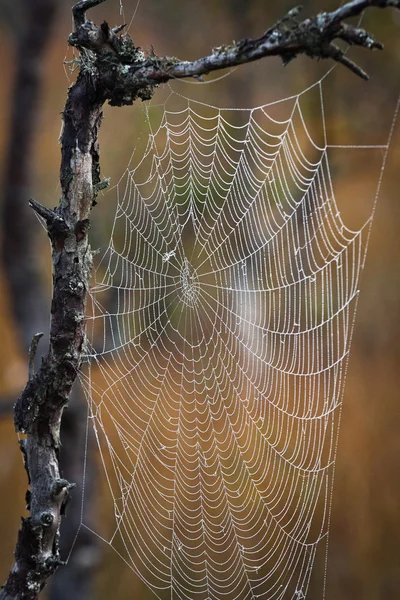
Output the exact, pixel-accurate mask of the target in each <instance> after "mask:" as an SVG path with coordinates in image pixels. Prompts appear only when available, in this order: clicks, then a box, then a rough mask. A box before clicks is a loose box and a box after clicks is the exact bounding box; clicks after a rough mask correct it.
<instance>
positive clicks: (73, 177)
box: [0, 0, 400, 600]
mask: <svg viewBox="0 0 400 600" xmlns="http://www.w3.org/2000/svg"><path fill="white" fill-rule="evenodd" d="M104 1H105V0H86V1H82V2H78V4H76V5H75V7H74V8H73V14H74V21H75V32H74V33H73V34H71V36H70V38H69V43H70V44H71V45H74V46H76V47H77V48H78V49H79V50H80V73H79V76H78V79H77V81H76V83H75V84H74V85H73V86H72V87H71V88H70V90H69V93H68V99H67V103H66V106H65V109H64V113H63V120H64V129H63V134H62V140H61V141H62V163H61V175H60V180H61V189H62V196H61V200H60V203H59V206H58V207H57V208H56V209H54V210H49V209H48V208H45V207H43V206H41V205H40V204H38V203H37V202H34V201H31V203H30V204H31V207H32V208H33V209H34V210H35V211H36V212H37V213H38V214H39V215H41V216H42V217H43V218H44V219H45V221H46V223H47V229H48V234H49V237H50V239H51V243H52V248H53V272H54V274H53V300H52V308H51V330H50V343H49V350H48V353H47V356H46V357H45V359H44V360H43V363H42V365H41V367H40V369H39V371H38V372H37V373H36V375H33V376H32V378H31V379H30V380H29V381H28V383H27V386H26V388H25V390H24V391H23V392H22V394H21V396H20V398H19V399H18V401H17V404H16V407H15V425H16V429H17V430H18V431H19V432H20V433H22V434H26V438H25V439H24V440H23V441H22V442H21V446H22V449H23V452H24V455H25V459H26V470H27V472H28V477H29V481H30V492H28V496H27V502H28V507H29V509H30V517H29V518H27V519H24V520H23V522H22V527H21V529H20V531H19V534H18V542H17V547H16V552H15V564H14V567H13V569H12V571H11V573H10V575H9V578H8V580H7V582H6V584H5V586H4V588H3V591H2V593H1V594H0V600H1V599H2V600H4V599H5V598H7V599H8V600H14V599H15V600H16V599H28V600H34V599H36V598H37V597H38V595H39V593H40V591H41V589H42V588H43V587H44V585H45V584H46V581H47V579H48V578H49V577H50V576H51V575H52V573H53V572H54V571H55V569H56V568H57V566H58V565H59V564H60V558H59V549H58V537H59V527H60V520H61V515H62V514H63V512H64V509H65V505H66V503H67V502H68V498H69V492H70V488H71V485H70V484H69V483H68V481H67V480H65V479H61V478H60V475H59V463H58V453H59V445H60V422H61V417H62V414H63V410H64V408H65V406H66V404H67V402H68V398H69V395H70V392H71V388H72V385H73V382H74V380H75V378H76V376H77V373H78V371H79V369H80V366H81V360H82V353H83V349H84V343H85V309H86V297H87V292H88V287H89V277H90V271H91V264H92V254H91V250H90V246H89V242H88V231H89V226H90V223H89V216H90V212H91V208H92V206H93V205H94V204H95V201H96V195H97V191H98V190H99V189H100V188H101V187H102V185H103V184H102V182H101V181H100V167H99V149H98V141H97V136H98V129H99V126H100V123H101V118H102V106H103V104H104V102H106V101H108V102H109V103H110V104H112V105H117V106H122V105H127V104H132V102H134V101H135V100H136V99H137V98H141V99H147V98H150V97H151V96H152V94H153V92H154V89H155V87H156V86H157V85H158V84H159V83H162V82H165V81H168V80H169V79H172V78H176V77H200V76H201V75H205V74H207V73H209V72H211V71H213V70H216V69H221V68H225V67H230V66H234V65H238V64H241V63H245V62H249V61H253V60H257V59H259V58H262V57H264V56H276V55H279V56H281V57H282V59H283V60H284V62H285V63H287V62H289V61H290V60H292V59H293V58H294V57H295V56H296V55H298V54H300V53H305V54H307V55H309V56H311V57H315V58H331V59H333V60H336V61H339V62H341V63H343V64H344V65H346V66H347V67H349V68H350V69H351V70H352V71H354V72H355V73H357V74H358V75H361V76H363V77H365V76H366V75H365V73H364V72H363V71H362V70H361V69H360V68H359V67H357V65H355V64H354V63H352V62H351V61H349V59H347V58H346V57H345V56H344V55H343V52H342V51H341V50H340V49H339V48H338V47H337V46H335V44H334V43H333V40H335V39H341V40H344V41H346V42H348V43H349V44H357V45H360V46H363V47H366V48H369V49H372V48H381V47H382V45H381V44H380V43H379V42H377V41H375V40H374V38H373V37H372V36H371V35H370V34H368V33H367V32H365V31H363V30H362V29H358V28H356V27H354V26H351V25H348V24H344V23H343V22H342V21H343V19H344V18H347V17H350V16H355V15H357V14H359V13H360V12H361V11H362V10H364V9H365V8H367V7H370V6H376V7H381V8H385V7H388V6H395V7H397V8H398V7H399V6H400V0H353V1H352V2H349V3H348V4H346V5H344V6H343V7H341V8H339V9H337V10H336V11H334V12H332V13H323V14H321V15H318V16H317V17H315V18H313V19H306V20H305V21H302V22H299V21H298V20H297V16H298V13H299V11H298V10H295V11H291V13H289V15H288V16H287V17H285V18H284V19H282V20H281V21H280V22H279V23H277V24H276V25H274V26H273V27H272V28H270V29H268V30H267V31H266V32H265V33H264V34H263V35H262V36H261V37H260V38H258V39H246V40H242V41H241V42H239V43H237V44H233V45H231V46H220V47H219V48H216V49H214V51H213V53H212V54H211V55H210V56H208V57H205V58H203V59H199V60H197V61H194V62H192V63H191V62H185V61H180V60H178V59H176V58H159V57H157V56H154V55H152V56H147V57H146V56H145V55H144V54H143V52H142V51H141V50H140V49H139V48H137V47H135V45H134V43H133V41H132V40H131V38H130V37H129V36H128V35H122V36H120V37H119V36H118V34H119V33H120V31H121V30H122V28H117V29H111V28H110V27H109V26H108V24H107V23H103V24H102V25H101V26H100V27H98V26H96V25H95V24H93V23H92V22H91V21H87V20H85V11H86V10H87V9H88V8H91V7H93V6H96V5H98V4H101V3H102V2H104Z"/></svg>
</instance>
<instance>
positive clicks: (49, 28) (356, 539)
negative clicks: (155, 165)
mask: <svg viewBox="0 0 400 600" xmlns="http://www.w3.org/2000/svg"><path fill="white" fill-rule="evenodd" d="M34 4H35V5H36V9H37V11H36V13H35V11H34V9H33V8H32V6H30V5H32V2H31V1H30V2H29V1H27V0H15V1H14V2H13V3H10V2H9V0H1V1H0V19H1V22H0V28H1V35H0V52H1V56H2V61H1V65H2V69H1V70H2V75H1V78H2V80H1V83H2V85H1V94H0V161H1V170H0V211H1V213H0V214H1V221H0V236H1V244H2V262H1V266H0V340H1V343H0V402H1V404H0V486H1V494H0V531H1V542H2V543H1V545H0V579H4V578H5V577H6V574H7V572H8V569H9V568H10V566H11V564H12V551H13V548H14V544H15V538H16V531H17V528H18V526H19V519H20V516H21V515H24V514H25V510H24V495H25V489H26V474H25V471H24V469H23V465H22V458H21V454H20V451H19V449H18V444H17V438H16V435H15V433H14V429H13V423H12V413H11V410H10V407H11V405H12V402H13V400H14V399H15V397H16V396H17V395H18V393H19V392H20V390H21V388H22V387H23V386H24V384H25V381H26V376H27V358H26V357H27V346H28V343H29V340H30V338H31V337H32V334H33V333H35V332H36V331H38V330H43V329H44V330H45V329H46V326H47V323H48V316H47V315H48V309H49V302H50V294H51V263H50V253H49V245H48V241H47V238H46V234H45V232H44V231H43V229H42V228H41V227H40V224H39V223H38V221H37V220H36V219H35V218H34V217H33V215H30V214H29V211H28V210H27V200H28V198H29V196H33V197H34V198H35V199H37V200H39V201H40V202H42V203H44V204H47V205H49V206H55V205H56V203H57V202H58V196H59V186H58V170H59V158H60V156H59V155H60V152H59V146H58V139H59V134H60V124H61V119H60V113H61V111H62V108H63V104H64V101H65V95H66V91H67V88H68V86H69V85H70V84H71V83H72V81H73V79H74V74H73V73H71V69H70V67H69V66H68V65H65V64H63V63H64V61H71V60H72V59H73V53H72V51H71V50H69V49H68V47H67V44H66V39H67V36H68V34H69V33H70V30H71V12H70V9H71V6H72V2H71V1H70V0H68V1H62V0H37V2H35V3H34ZM303 4H304V13H305V14H306V15H307V14H313V13H316V12H318V11H321V10H329V8H333V7H334V6H336V5H337V3H335V2H331V1H328V0H307V1H305V2H304V3H303ZM120 5H121V3H120V1H119V0H108V1H107V2H106V3H105V4H104V5H102V6H100V7H97V8H96V9H94V10H93V11H91V18H93V19H94V20H102V19H104V18H105V19H106V20H108V21H109V22H110V23H112V24H118V23H120V22H121V20H123V21H124V22H127V23H130V21H131V19H132V17H133V15H135V18H134V20H133V22H132V23H131V25H130V33H131V35H132V37H133V38H134V40H135V42H136V43H137V44H139V45H140V46H142V47H143V48H144V49H148V48H150V46H151V45H153V47H154V49H155V51H156V53H158V54H160V55H166V54H169V55H173V56H178V57H180V58H184V59H188V60H190V59H195V58H197V57H199V56H202V55H204V54H206V53H207V52H208V51H209V49H210V48H211V47H213V46H215V45H220V44H222V43H229V42H230V41H231V40H238V39H241V38H243V37H246V36H257V35H260V34H261V33H262V32H263V31H264V30H265V29H266V28H267V27H268V26H269V25H271V24H272V23H273V22H274V21H276V20H277V19H278V18H279V17H281V16H282V15H283V14H284V13H285V12H286V11H287V10H288V9H289V8H291V7H292V6H293V3H292V2H289V1H288V0H282V1H281V2H279V3H266V2H265V0H264V1H263V0H249V1H244V0H202V2H199V1H198V0H185V1H184V2H183V1H182V0H142V1H141V3H139V5H137V0H123V2H122V6H123V9H124V12H125V14H124V15H121V14H120V13H121V6H120ZM136 8H137V10H136ZM52 10H53V12H52ZM135 11H136V12H135ZM363 26H364V27H366V28H369V29H370V30H371V31H372V32H373V33H374V34H375V35H376V37H377V38H378V39H380V40H381V41H383V42H384V44H385V50H384V52H383V53H382V52H374V53H366V52H365V51H360V50H357V49H355V50H354V49H352V50H351V54H350V56H351V57H352V58H354V59H356V60H357V62H358V63H359V64H360V65H362V66H363V68H364V69H365V70H366V71H367V72H368V73H369V74H370V76H371V79H370V81H369V82H367V83H366V82H364V81H361V80H358V79H357V78H356V77H355V76H354V75H352V74H351V73H348V72H346V71H345V69H344V68H343V67H337V68H336V69H335V70H334V72H333V73H331V74H330V76H329V83H327V89H326V91H325V104H326V106H325V107H326V116H327V125H328V137H329V139H330V141H331V143H335V144H350V143H354V144H369V143H371V144H383V143H386V140H387V136H388V132H389V129H390V124H391V121H392V117H393V114H394V110H395V105H396V102H397V98H398V95H399V93H400V78H399V75H398V74H399V65H400V36H399V32H400V13H397V14H396V13H395V11H392V10H385V11H381V10H377V9H373V10H371V11H370V12H369V13H368V14H367V15H366V16H365V17H364V19H363ZM24 44H25V45H24ZM29 44H31V45H30V46H29ZM42 44H43V48H42V47H41V46H42ZM38 48H39V50H40V52H41V54H40V53H38V52H37V50H38ZM35 57H36V58H35ZM21 64H22V66H21ZM329 67H330V65H328V64H327V63H322V62H319V63H318V62H316V61H310V60H308V59H306V58H299V59H297V60H296V61H294V62H293V63H292V64H290V65H289V66H288V67H286V68H283V66H282V64H281V62H280V60H279V59H266V60H264V61H262V62H259V63H254V64H252V65H246V66H244V67H241V68H240V69H237V70H235V71H234V72H233V73H232V74H230V75H229V76H227V77H225V78H224V79H222V80H220V81H217V82H215V83H213V84H210V85H205V86H201V85H198V84H195V83H194V82H191V83H185V82H175V83H174V85H173V89H175V90H176V91H178V92H179V93H182V94H185V95H187V96H190V97H191V98H194V99H200V100H204V101H206V102H209V103H210V104H214V105H217V106H221V107H223V106H231V107H234V106H237V107H252V106H255V105H259V104H264V103H267V102H270V101H273V100H275V99H279V98H282V97H284V96H288V95H291V94H295V93H298V92H299V91H301V90H302V89H304V88H305V87H307V86H308V85H310V84H312V83H313V82H315V81H316V80H318V79H319V78H320V77H322V76H323V75H324V73H326V71H327V70H328V68H329ZM36 75H37V78H36V82H37V84H38V87H37V93H38V97H37V100H36V91H35V90H36V88H35V85H36V84H35V81H33V80H34V79H35V77H34V76H36ZM16 77H17V78H18V77H19V79H17V81H18V85H17V88H15V85H14V83H15V80H16ZM32 85H33V87H32ZM160 98H162V101H164V98H165V94H163V92H162V91H161V92H160ZM154 101H155V102H156V101H157V97H156V98H155V100H154ZM26 114H31V122H32V125H31V127H28V128H26V124H25V125H24V120H23V119H22V117H21V115H25V116H26ZM318 117H319V115H318V114H317V113H316V115H315V118H318ZM307 118H308V119H312V118H313V107H312V106H310V107H309V109H308V111H307ZM142 120H143V113H142V111H140V110H137V109H135V107H133V108H130V107H128V108H124V109H111V108H109V107H106V109H105V121H104V124H103V127H102V131H101V137H100V142H101V151H102V162H101V164H102V170H103V175H104V176H107V177H108V176H110V177H111V178H112V181H113V182H115V181H117V180H118V178H119V177H120V176H121V175H122V173H123V171H124V169H125V167H126V166H127V164H128V160H129V157H130V155H131V153H132V150H133V148H134V146H135V140H136V137H137V133H138V131H140V130H141V129H142V128H143V122H142ZM24 140H25V141H24ZM26 141H28V142H29V143H25V142H26ZM381 160H382V156H377V155H375V156H373V155H372V154H371V153H363V152H361V151H354V153H349V154H346V153H341V154H340V155H339V153H338V156H337V157H335V156H332V162H331V166H332V170H333V173H334V176H335V189H336V192H337V196H338V198H339V200H340V202H341V206H340V208H341V210H342V212H343V214H344V218H345V219H346V218H347V219H348V222H354V223H357V224H361V223H362V222H363V220H364V217H365V215H366V214H367V213H368V211H369V210H370V209H371V206H372V203H373V199H374V195H375V190H376V185H377V182H378V177H379V168H380V163H381ZM399 161H400V121H399V122H397V124H396V126H395V129H394V134H393V138H392V143H391V147H390V152H389V154H388V161H387V166H386V169H385V172H384V177H383V180H382V188H381V193H380V197H379V200H378V204H377V211H376V215H375V219H374V224H373V229H372V235H371V240H370V246H369V252H368V258H367V263H366V268H365V271H364V274H363V277H362V284H361V292H362V293H361V298H360V302H359V308H358V314H357V321H356V326H355V331H354V338H353V345H352V352H351V357H350V363H349V370H348V376H347V385H346V390H345V396H344V408H343V416H342V424H341V430H340V435H339V449H338V455H337V465H336V476H335V487H334V494H333V505H332V517H331V533H330V542H329V554H328V570H327V584H326V598H327V600H339V599H340V600H347V599H349V600H350V599H352V600H353V599H357V598H360V599H361V598H362V599H363V600H364V599H365V600H381V599H382V600H383V599H384V600H392V599H393V600H394V599H395V598H398V590H399V589H400V548H399V543H398V540H399V537H400V519H399V517H398V506H399V499H400V477H399V474H398V470H399V468H398V464H399V460H400V435H399V428H400V410H399V399H400V394H399V388H400V369H399V367H398V365H399V359H400V341H399V340H400V317H399V314H400V312H399V307H400V303H399V300H400V270H399V258H400V245H399V243H398V237H399V233H398V231H399V227H400V202H399V193H398V189H399V184H400V174H399V168H398V165H399V164H400V162H399ZM114 208H115V203H113V201H112V192H110V193H109V194H106V195H104V197H103V198H102V199H101V200H100V204H99V206H98V208H97V209H96V212H95V214H94V221H95V222H94V223H93V240H94V243H93V245H94V246H99V247H102V246H104V245H106V244H107V232H108V231H109V228H110V222H111V219H112V214H113V210H114ZM24 289H25V292H24ZM44 347H45V346H44V345H43V346H42V348H44ZM39 353H40V351H39ZM76 398H77V400H76V406H77V407H78V408H76V409H70V410H69V411H68V415H69V416H68V419H67V426H66V428H65V429H64V433H63V444H64V445H63V454H64V459H65V460H67V462H68V461H69V467H65V468H66V470H67V471H68V468H69V472H68V476H69V477H70V479H71V480H75V481H77V483H78V489H77V492H76V494H75V501H74V503H73V504H72V506H71V510H70V513H69V514H71V517H70V522H71V523H70V526H69V527H67V529H66V534H65V540H66V541H65V545H64V547H63V552H64V558H66V556H67V555H68V552H69V549H70V548H71V547H72V545H73V542H74V537H75V533H76V531H77V527H78V525H79V519H80V513H79V510H80V501H79V497H80V488H81V484H82V465H83V451H84V438H85V435H84V434H85V427H86V411H85V406H84V401H83V399H82V394H79V392H77V394H76ZM71 439H72V440H73V444H72V446H73V450H74V452H73V458H72V459H71V460H70V459H69V456H70V455H69V454H68V452H70V447H71ZM86 479H87V483H88V487H89V492H88V494H89V495H88V500H89V507H90V514H89V516H88V519H89V521H91V522H92V523H93V526H94V528H95V527H96V522H98V520H99V519H107V518H108V511H107V510H106V508H105V506H104V504H103V502H102V498H103V490H104V478H103V477H102V473H101V469H98V468H97V467H96V458H95V457H93V458H92V459H91V462H90V463H89V471H88V476H87V478H86ZM110 516H111V515H110ZM315 569H316V571H317V580H318V579H319V580H320V579H321V578H323V576H324V563H323V561H320V562H318V563H316V565H315ZM63 571H64V573H63V574H62V575H60V576H59V577H60V583H58V584H57V583H56V584H55V585H54V586H53V588H52V589H51V588H50V589H49V590H48V592H47V593H48V594H49V597H51V598H52V599H53V600H62V599H63V598H75V599H78V600H79V598H85V599H86V600H90V598H97V599H99V600H103V599H106V598H107V599H108V598H110V597H113V598H114V600H120V599H123V598H124V599H125V598H139V599H140V600H142V599H143V600H145V599H147V598H151V597H152V595H151V594H150V592H148V591H147V589H146V588H145V586H144V585H143V584H142V583H141V582H140V581H139V580H138V578H137V577H136V576H135V575H134V573H133V572H132V571H131V570H130V569H129V568H128V567H127V565H126V564H125V563H124V562H123V561H122V560H121V559H120V558H119V557H118V556H117V555H116V554H115V553H114V552H113V551H112V550H111V549H110V548H109V547H107V546H106V545H105V544H102V543H100V542H99V541H98V540H96V539H95V538H94V536H90V534H89V533H88V532H87V531H85V533H84V534H83V533H82V532H81V534H80V536H79V538H78V541H77V542H76V543H75V546H74V551H73V553H72V555H71V560H70V562H69V565H68V567H66V568H65V569H63ZM70 586H72V587H70ZM73 586H75V587H73ZM317 589H319V590H320V589H321V587H319V588H317V587H316V588H315V591H314V590H313V589H312V588H311V590H310V598H311V600H319V599H320V595H317V591H316V590H317ZM72 590H74V591H72ZM76 590H78V591H76Z"/></svg>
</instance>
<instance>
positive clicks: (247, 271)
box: [82, 80, 389, 600]
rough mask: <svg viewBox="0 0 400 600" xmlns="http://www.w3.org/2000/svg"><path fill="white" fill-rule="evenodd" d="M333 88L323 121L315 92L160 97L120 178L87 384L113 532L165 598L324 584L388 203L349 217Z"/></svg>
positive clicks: (98, 287)
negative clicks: (256, 103) (236, 99)
mask: <svg viewBox="0 0 400 600" xmlns="http://www.w3.org/2000/svg"><path fill="white" fill-rule="evenodd" d="M313 91H314V92H316V94H317V97H318V110H317V113H318V115H319V121H320V132H319V134H314V133H313V134H311V133H310V131H311V129H310V128H309V127H308V126H307V118H306V116H305V112H304V109H303V108H302V97H303V94H304V92H303V93H302V94H299V95H296V96H293V97H291V98H286V99H284V100H282V101H280V102H276V103H273V104H270V105H265V106H261V107H258V108H255V109H251V110H234V109H232V110H229V109H228V110H223V109H217V108H215V107H211V106H208V105H206V104H201V103H199V102H194V101H192V100H189V99H186V98H184V97H182V96H180V95H179V94H176V93H172V94H171V96H170V97H169V99H168V101H167V102H166V103H165V105H162V107H161V108H160V106H158V107H152V106H151V105H147V106H146V108H145V112H146V122H147V126H148V133H147V142H146V145H145V147H144V151H143V153H142V155H141V158H140V160H138V161H136V163H135V165H132V164H130V165H129V168H128V169H127V170H126V173H125V174H124V176H123V177H122V179H121V181H120V182H119V183H118V185H117V186H116V188H115V190H116V194H117V210H116V213H115V218H114V224H113V228H112V233H111V237H110V241H109V245H108V248H107V250H106V251H105V253H104V254H103V255H102V257H101V260H100V261H99V262H98V265H97V267H96V282H95V284H94V286H93V288H92V290H91V305H92V306H91V311H89V312H90V316H89V317H88V336H89V350H88V356H87V359H88V363H89V367H88V369H87V372H86V373H85V374H84V375H83V376H82V381H83V383H84V386H85V389H86V392H87V396H88V399H89V407H90V420H91V421H92V425H93V428H94V431H95V434H96V437H97V441H98V445H99V449H100V454H101V459H102V462H103V465H104V469H105V473H106V476H107V482H108V487H109V490H110V494H111V497H112V506H113V510H114V516H115V519H114V527H113V530H112V531H111V532H110V534H109V536H108V537H106V536H103V537H104V539H106V541H107V542H108V543H109V544H110V545H112V546H113V547H114V548H115V549H116V550H117V551H118V552H119V553H120V554H121V556H123V557H124V559H125V560H126V562H127V563H128V564H129V565H130V566H131V567H132V568H133V569H134V570H135V571H136V573H137V574H138V575H139V577H140V578H141V579H142V580H143V581H145V582H146V583H147V584H148V586H149V587H150V588H151V589H152V590H153V592H154V593H155V594H156V595H157V596H158V597H160V598H163V599H164V598H171V599H178V598H179V599H181V598H182V599H183V598H188V599H195V598H196V599H204V600H208V599H209V600H211V599H213V600H214V599H216V600H220V599H222V598H229V599H230V600H234V599H250V598H263V599H278V598H293V599H301V598H305V597H306V595H307V590H308V587H309V581H310V577H311V572H312V567H313V564H314V561H315V556H316V552H317V549H319V548H320V547H321V546H322V547H323V548H325V546H326V544H327V539H328V531H329V516H330V504H331V491H332V485H333V475H334V464H335V454H336V440H337V434H338V427H339V421H340V407H341V400H342V395H343V386H344V381H345V374H346V366H347V359H348V355H349V349H350V342H351V335H352V326H353V321H354V315H355V310H356V305H357V298H358V286H359V278H360V272H361V270H362V267H363V264H364V259H365V252H366V247H367V243H368V238H369V231H370V223H371V219H372V214H373V213H372V212H371V214H370V217H369V218H368V219H367V220H366V222H365V224H364V225H363V226H362V227H361V228H358V229H351V228H349V227H347V226H346V224H345V222H344V221H343V219H342V217H341V213H340V211H339V208H338V205H337V202H336V199H335V191H334V186H333V183H332V176H331V170H330V165H329V160H328V157H329V153H330V151H331V150H332V148H333V146H331V145H329V144H328V141H327V134H326V127H325V119H324V109H323V94H322V80H321V81H320V82H318V83H317V84H316V85H315V86H313ZM313 119H314V120H315V116H314V117H313ZM388 143H389V142H388ZM387 147H388V144H387V145H386V146H371V147H370V148H371V149H375V150H376V149H378V150H379V151H380V152H382V150H383V151H386V150H387ZM385 156H386V154H385ZM384 161H385V158H384ZM383 168H384V163H383V166H382V171H381V177H382V173H383ZM378 189H379V185H378Z"/></svg>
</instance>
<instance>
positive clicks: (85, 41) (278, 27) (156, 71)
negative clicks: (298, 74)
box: [69, 0, 400, 106]
mask: <svg viewBox="0 0 400 600" xmlns="http://www.w3.org/2000/svg"><path fill="white" fill-rule="evenodd" d="M93 1H94V0H93ZM89 4H90V2H87V3H86V7H87V6H88V5H89ZM78 6H79V10H80V11H82V10H83V9H84V6H85V4H84V3H83V2H81V3H79V5H78ZM369 7H377V8H387V7H394V8H400V0H353V1H352V2H349V3H347V4H345V5H343V6H342V7H340V8H338V9H337V10H335V11H333V12H330V13H329V12H324V13H320V14H319V15H317V16H316V17H312V18H307V19H305V20H303V21H299V20H298V16H299V13H300V10H301V8H300V7H298V8H295V9H292V10H291V11H290V12H289V13H288V14H287V15H286V16H285V17H284V18H283V19H281V20H280V21H278V22H277V23H276V24H275V25H274V26H272V27H270V28H269V29H268V30H267V31H266V32H265V33H264V34H263V35H262V36H260V37H259V38H256V39H250V38H246V39H243V40H241V41H240V42H238V43H234V44H231V45H224V46H218V47H216V48H214V49H213V52H212V53H211V54H210V55H208V56H205V57H203V58H200V59H198V60H195V61H193V62H188V61H181V60H179V59H177V58H174V57H164V58H163V57H158V56H155V55H150V56H145V55H144V54H143V52H141V50H140V48H137V47H135V45H134V43H133V41H132V40H131V38H130V37H129V36H128V35H122V36H121V37H117V35H116V31H115V30H112V29H111V28H110V27H109V26H108V25H107V23H103V25H102V26H101V27H97V26H96V25H94V24H93V23H92V22H91V21H85V22H84V23H83V24H82V25H80V26H78V27H77V29H76V31H75V32H74V33H73V34H71V36H70V37H69V43H70V44H71V45H72V46H76V47H78V48H80V49H86V50H88V51H89V54H86V55H84V56H83V57H82V66H83V68H86V69H88V70H89V71H92V72H96V73H98V75H99V84H100V85H101V86H102V87H103V88H104V90H105V91H106V95H107V100H108V101H109V102H110V104H112V105H118V106H121V105H124V104H131V103H132V102H133V101H134V100H136V98H138V97H139V98H142V99H146V98H149V97H151V95H152V94H153V92H154V88H155V87H156V86H157V85H158V84H160V83H165V82H167V81H169V80H171V79H180V78H186V77H194V78H196V79H199V78H201V77H202V76H203V75H207V74H209V73H211V72H212V71H216V70H220V69H226V68H229V67H233V66H237V65H240V64H244V63H248V62H253V61H255V60H259V59H261V58H264V57H267V56H280V57H281V58H282V60H283V62H284V64H287V63H289V62H290V61H291V60H293V59H294V58H295V57H296V56H298V55H299V54H306V55H307V56H309V57H311V58H317V59H327V58H328V59H331V60H334V61H336V62H339V63H341V64H343V65H344V66H346V67H347V68H348V69H350V70H351V71H353V72H354V73H355V74H356V75H358V76H360V77H362V78H363V79H368V75H367V74H366V73H365V72H364V71H363V70H362V69H361V68H360V67H359V66H358V65H357V64H355V63H354V62H353V61H352V60H351V59H349V58H348V57H347V56H345V54H344V52H343V51H342V50H341V49H340V48H339V47H338V46H337V45H336V44H335V43H334V41H335V40H342V41H344V42H346V43H347V44H349V45H357V46H361V47H363V48H367V49H369V50H373V49H382V48H383V46H382V44H381V43H380V42H379V41H376V40H375V38H374V37H373V35H372V34H370V33H369V32H367V31H365V30H364V29H361V28H358V27H355V26H354V25H350V24H348V23H344V22H343V21H344V19H347V18H350V17H354V16H357V15H359V14H361V13H362V12H363V11H364V10H365V9H366V8H369Z"/></svg>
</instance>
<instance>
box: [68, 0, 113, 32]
mask: <svg viewBox="0 0 400 600" xmlns="http://www.w3.org/2000/svg"><path fill="white" fill-rule="evenodd" d="M105 1H106V0H82V1H81V2H77V3H76V4H75V5H74V6H73V7H72V14H73V17H74V23H75V27H76V28H78V27H80V26H81V25H83V24H84V22H85V13H86V11H87V10H89V8H93V7H94V6H97V5H98V4H102V3H103V2H105Z"/></svg>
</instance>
